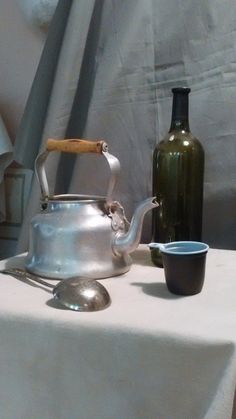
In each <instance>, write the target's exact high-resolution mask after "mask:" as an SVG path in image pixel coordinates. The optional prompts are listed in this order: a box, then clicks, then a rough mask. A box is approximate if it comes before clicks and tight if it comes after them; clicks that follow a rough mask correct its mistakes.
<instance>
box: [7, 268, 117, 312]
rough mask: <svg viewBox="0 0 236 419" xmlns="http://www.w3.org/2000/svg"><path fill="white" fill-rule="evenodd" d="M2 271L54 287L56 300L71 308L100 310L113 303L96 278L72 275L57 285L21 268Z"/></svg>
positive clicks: (53, 291)
mask: <svg viewBox="0 0 236 419" xmlns="http://www.w3.org/2000/svg"><path fill="white" fill-rule="evenodd" d="M0 272H1V273H3V274H8V275H13V276H16V277H18V278H24V279H25V278H27V279H30V280H32V281H35V282H37V283H39V284H41V285H44V286H46V287H49V288H52V293H53V298H54V300H56V301H58V302H59V303H60V304H61V305H63V306H65V307H67V308H69V309H70V310H76V311H98V310H103V309H104V308H106V307H108V306H109V305H110V303H111V298H110V295H109V294H108V291H107V290H106V288H105V287H104V286H103V285H102V284H100V282H98V281H95V280H94V279H90V278H81V277H71V278H66V279H63V280H60V282H59V283H58V284H57V285H53V284H50V283H48V282H47V281H44V280H43V279H42V278H40V277H38V276H36V275H33V274H30V273H28V272H27V271H25V270H24V269H20V268H5V269H2V270H0ZM55 279H56V278H55Z"/></svg>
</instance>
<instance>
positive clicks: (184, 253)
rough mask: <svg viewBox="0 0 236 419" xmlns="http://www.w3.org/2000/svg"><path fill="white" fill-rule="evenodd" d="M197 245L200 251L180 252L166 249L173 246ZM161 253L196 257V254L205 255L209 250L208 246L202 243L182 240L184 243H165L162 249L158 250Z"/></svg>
mask: <svg viewBox="0 0 236 419" xmlns="http://www.w3.org/2000/svg"><path fill="white" fill-rule="evenodd" d="M183 244H185V245H198V246H199V247H202V248H200V249H198V250H197V249H196V250H189V251H188V250H187V251H181V250H179V251H178V250H177V249H175V250H171V249H168V246H173V245H176V246H177V245H183ZM160 250H161V252H162V253H166V254H169V255H196V254H201V253H207V252H208V250H209V245H208V244H206V243H204V242H198V241H188V240H184V241H175V242H170V243H166V244H165V245H164V246H163V247H162V248H160Z"/></svg>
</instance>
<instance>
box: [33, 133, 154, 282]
mask: <svg viewBox="0 0 236 419" xmlns="http://www.w3.org/2000/svg"><path fill="white" fill-rule="evenodd" d="M51 151H61V152H66V153H67V152H69V153H90V152H92V153H97V154H100V155H102V156H104V157H105V158H106V160H107V162H108V164H109V167H110V170H111V177H110V180H109V185H108V192H107V195H106V196H105V197H100V196H87V195H50V193H49V188H48V182H47V178H46V172H45V167H44V164H45V161H46V159H47V156H48V154H49V153H50V152H51ZM35 170H36V174H37V177H38V180H39V184H40V187H41V194H42V207H41V212H40V213H39V214H37V215H36V216H34V217H33V219H32V220H31V226H30V236H29V252H28V255H27V256H26V269H27V270H28V271H29V272H32V273H34V274H37V275H40V276H42V277H47V278H58V279H64V278H68V277H71V276H78V275H81V276H83V277H84V276H87V277H90V278H95V279H97V278H105V277H110V276H115V275H120V274H122V273H124V272H126V271H128V270H129V269H130V266H131V262H132V260H131V258H130V256H129V253H131V252H133V251H134V250H135V249H136V247H137V246H138V244H139V241H140V237H141V230H142V223H143V218H144V215H145V214H146V212H147V211H149V210H150V209H152V208H155V207H157V206H158V204H157V203H156V200H155V198H150V199H147V200H145V201H144V202H142V203H141V204H140V205H139V206H138V208H137V209H136V211H135V213H134V216H133V218H132V221H131V224H130V225H129V223H128V221H127V219H126V217H125V214H124V210H123V208H122V206H121V205H120V204H119V202H117V201H113V200H112V197H111V196H112V192H113V188H114V186H115V183H116V178H117V175H118V173H119V170H120V163H119V160H118V159H117V158H116V157H114V156H113V155H111V154H110V153H109V152H108V146H107V144H106V143H105V142H104V141H88V140H79V139H76V140H74V139H72V140H54V139H49V140H48V141H47V146H46V150H45V151H44V152H42V153H41V154H39V156H38V157H37V159H36V161H35Z"/></svg>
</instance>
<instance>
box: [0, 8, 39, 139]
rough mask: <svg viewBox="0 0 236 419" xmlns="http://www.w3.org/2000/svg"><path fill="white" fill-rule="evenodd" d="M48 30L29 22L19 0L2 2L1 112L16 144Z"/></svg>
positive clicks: (0, 17) (0, 24) (0, 42)
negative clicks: (17, 132)
mask: <svg viewBox="0 0 236 419" xmlns="http://www.w3.org/2000/svg"><path fill="white" fill-rule="evenodd" d="M45 38H46V31H43V30H41V29H40V28H37V27H35V26H33V25H31V24H30V22H29V21H27V19H26V16H25V15H24V13H23V11H22V10H21V8H20V7H19V4H17V2H16V0H1V2H0V62H1V65H0V114H1V116H2V119H3V121H4V123H5V125H6V128H7V130H8V133H9V136H10V138H11V140H12V142H13V143H14V139H15V135H16V131H17V128H18V125H19V122H20V119H21V117H22V114H23V111H24V107H25V103H26V100H27V97H28V94H29V91H30V87H31V84H32V82H33V78H34V75H35V72H36V69H37V66H38V62H39V59H40V56H41V52H42V49H43V46H44V42H45Z"/></svg>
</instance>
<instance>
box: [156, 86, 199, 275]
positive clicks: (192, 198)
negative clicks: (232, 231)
mask: <svg viewBox="0 0 236 419" xmlns="http://www.w3.org/2000/svg"><path fill="white" fill-rule="evenodd" d="M190 91H191V90H190V89H189V88H187V87H177V88H174V89H172V92H173V105H172V118H171V126H170V130H169V132H168V134H167V135H166V136H165V138H164V139H163V140H162V141H160V142H159V143H158V144H157V146H156V148H155V150H154V154H153V195H154V196H156V197H157V201H158V203H159V207H158V208H157V209H155V210H153V212H152V217H153V218H152V241H153V242H157V243H167V242H170V241H179V240H193V241H200V240H201V235H202V206H203V177H204V150H203V147H202V145H201V143H200V142H199V140H197V139H196V138H195V137H194V136H193V135H192V133H191V131H190V128H189V116H188V108H189V106H188V97H189V93H190ZM151 258H152V261H153V263H154V264H155V265H157V266H160V267H162V259H161V253H160V251H159V250H158V249H152V250H151Z"/></svg>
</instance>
